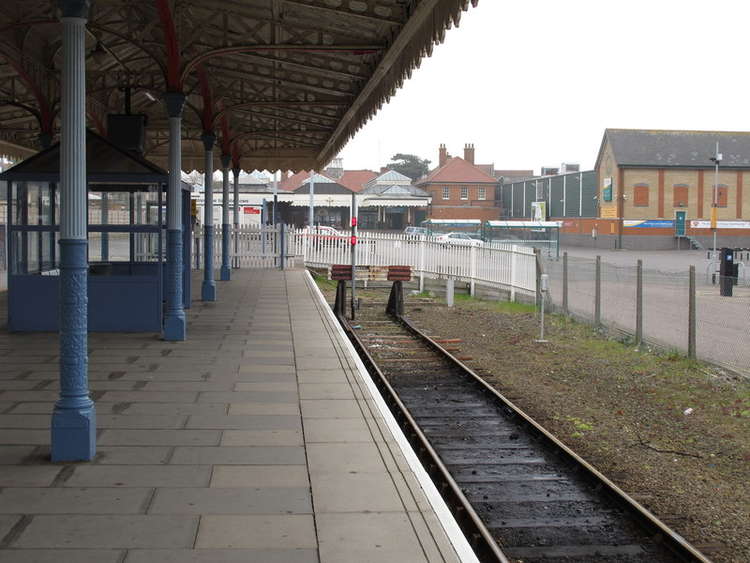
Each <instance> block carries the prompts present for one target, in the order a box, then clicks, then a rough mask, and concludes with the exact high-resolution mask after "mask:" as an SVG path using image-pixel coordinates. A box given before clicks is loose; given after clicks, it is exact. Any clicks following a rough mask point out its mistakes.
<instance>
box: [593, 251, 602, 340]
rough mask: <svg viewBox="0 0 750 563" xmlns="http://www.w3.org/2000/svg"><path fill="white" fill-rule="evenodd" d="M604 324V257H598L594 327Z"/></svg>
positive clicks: (595, 281)
mask: <svg viewBox="0 0 750 563" xmlns="http://www.w3.org/2000/svg"><path fill="white" fill-rule="evenodd" d="M601 324H602V257H601V256H597V257H596V276H595V280H594V326H596V327H598V326H599V325H601Z"/></svg>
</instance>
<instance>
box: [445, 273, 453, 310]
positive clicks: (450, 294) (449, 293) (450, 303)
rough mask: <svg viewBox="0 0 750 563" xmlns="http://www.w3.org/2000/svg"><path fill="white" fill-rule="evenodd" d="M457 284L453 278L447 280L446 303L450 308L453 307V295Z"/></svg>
mask: <svg viewBox="0 0 750 563" xmlns="http://www.w3.org/2000/svg"><path fill="white" fill-rule="evenodd" d="M455 285H456V284H455V282H454V281H453V278H448V279H447V280H445V301H446V302H447V303H448V307H453V293H454V290H455Z"/></svg>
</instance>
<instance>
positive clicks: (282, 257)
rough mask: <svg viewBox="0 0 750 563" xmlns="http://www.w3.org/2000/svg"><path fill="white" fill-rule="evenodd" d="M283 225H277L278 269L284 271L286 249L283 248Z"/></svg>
mask: <svg viewBox="0 0 750 563" xmlns="http://www.w3.org/2000/svg"><path fill="white" fill-rule="evenodd" d="M284 242H285V241H284V223H283V222H281V223H279V269H280V270H283V269H284V262H285V259H286V249H285V248H284Z"/></svg>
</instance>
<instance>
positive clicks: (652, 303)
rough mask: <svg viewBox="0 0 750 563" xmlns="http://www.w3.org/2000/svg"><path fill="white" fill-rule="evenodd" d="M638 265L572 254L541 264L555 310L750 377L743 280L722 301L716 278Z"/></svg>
mask: <svg viewBox="0 0 750 563" xmlns="http://www.w3.org/2000/svg"><path fill="white" fill-rule="evenodd" d="M634 262H635V263H634V264H633V265H632V266H624V265H614V264H610V263H607V262H604V261H602V260H600V259H599V258H598V257H597V258H582V257H568V256H567V253H564V254H563V256H562V257H561V259H560V260H549V259H546V258H542V269H543V271H544V273H546V274H548V275H549V287H550V290H549V299H550V302H551V306H552V308H553V309H554V310H555V311H557V312H561V313H567V314H570V315H571V316H573V317H574V318H577V319H579V320H582V321H584V322H588V323H591V324H593V325H595V326H596V325H601V326H603V327H605V328H607V329H608V330H610V331H615V332H620V333H622V334H623V336H629V337H631V338H632V339H633V341H634V343H636V344H638V343H640V342H646V343H647V344H650V345H654V346H657V347H659V348H662V349H664V350H666V351H674V352H677V353H680V354H684V355H688V356H690V357H697V358H699V359H702V360H706V361H708V362H711V363H714V364H717V365H719V366H722V367H725V368H728V369H731V370H733V371H736V372H738V373H742V374H743V375H750V346H749V345H748V342H749V341H748V334H750V287H749V286H748V284H747V282H745V281H744V280H742V279H740V280H738V281H739V283H738V284H737V285H736V286H735V287H734V288H733V296H732V297H722V296H721V295H720V291H719V286H718V284H717V285H713V284H712V283H711V276H706V273H705V272H702V271H696V270H695V269H694V268H693V267H691V266H685V268H684V271H678V270H672V271H666V270H658V269H653V268H649V269H646V268H643V267H641V266H640V265H639V263H638V261H634ZM691 270H692V273H691ZM691 277H692V284H691ZM639 278H640V280H641V283H640V284H639ZM639 285H640V289H639ZM597 286H598V289H597ZM639 295H640V296H639Z"/></svg>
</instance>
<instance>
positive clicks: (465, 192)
mask: <svg viewBox="0 0 750 563" xmlns="http://www.w3.org/2000/svg"><path fill="white" fill-rule="evenodd" d="M461 199H469V188H468V187H467V186H461Z"/></svg>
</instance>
